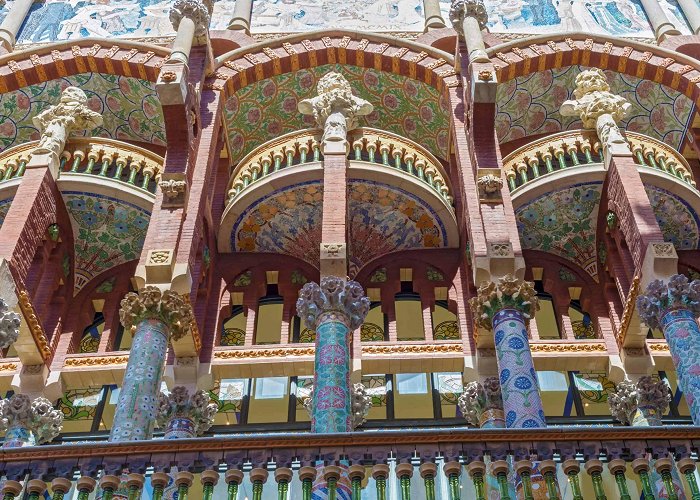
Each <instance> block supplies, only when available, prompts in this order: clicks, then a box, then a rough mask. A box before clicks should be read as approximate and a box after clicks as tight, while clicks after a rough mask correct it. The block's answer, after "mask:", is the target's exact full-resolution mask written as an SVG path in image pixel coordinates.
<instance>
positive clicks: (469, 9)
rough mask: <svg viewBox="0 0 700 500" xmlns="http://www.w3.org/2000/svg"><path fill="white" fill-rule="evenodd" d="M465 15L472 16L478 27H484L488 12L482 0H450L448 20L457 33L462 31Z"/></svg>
mask: <svg viewBox="0 0 700 500" xmlns="http://www.w3.org/2000/svg"><path fill="white" fill-rule="evenodd" d="M465 17H473V18H474V19H476V20H477V21H478V22H479V28H480V29H482V30H483V29H484V28H486V24H487V23H488V21H489V16H488V12H487V11H486V6H485V5H484V1H483V0H452V5H451V6H450V22H451V23H452V26H453V27H454V29H456V30H457V33H460V34H461V33H462V26H463V23H464V18H465Z"/></svg>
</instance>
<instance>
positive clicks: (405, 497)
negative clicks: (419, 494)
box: [396, 463, 413, 500]
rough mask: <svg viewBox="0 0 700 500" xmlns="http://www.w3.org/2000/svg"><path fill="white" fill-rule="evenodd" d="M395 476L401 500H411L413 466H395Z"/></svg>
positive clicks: (408, 464)
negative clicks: (397, 480)
mask: <svg viewBox="0 0 700 500" xmlns="http://www.w3.org/2000/svg"><path fill="white" fill-rule="evenodd" d="M396 476H397V477H398V478H399V486H400V488H401V500H411V477H413V465H411V464H410V463H407V464H398V465H397V466H396Z"/></svg>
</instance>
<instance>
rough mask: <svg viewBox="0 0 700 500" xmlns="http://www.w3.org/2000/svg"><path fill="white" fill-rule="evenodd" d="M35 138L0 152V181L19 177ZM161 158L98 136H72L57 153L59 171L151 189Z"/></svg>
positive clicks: (155, 182)
mask: <svg viewBox="0 0 700 500" xmlns="http://www.w3.org/2000/svg"><path fill="white" fill-rule="evenodd" d="M37 144H38V142H36V141H32V142H28V143H25V144H21V145H19V146H15V147H13V148H10V149H7V150H5V151H3V152H2V153H0V182H3V181H6V180H9V179H14V178H16V177H21V176H22V175H24V171H25V169H26V167H27V164H28V163H29V160H30V159H31V156H32V154H31V152H32V151H33V150H34V148H35V147H36V145H37ZM162 171H163V158H162V157H160V156H158V155H157V154H155V153H152V152H150V151H148V150H146V149H143V148H140V147H137V146H133V145H131V144H128V143H126V142H122V141H116V140H113V139H104V138H101V137H86V138H83V137H75V138H71V139H70V140H69V141H68V143H67V144H66V148H65V150H64V151H63V154H62V155H61V175H63V174H73V173H80V174H92V175H95V176H97V177H104V178H107V179H112V180H116V181H121V182H124V183H126V184H130V185H132V186H136V187H138V188H140V189H143V190H145V191H148V192H150V193H155V189H156V185H157V182H158V179H159V178H160V174H161V172H162Z"/></svg>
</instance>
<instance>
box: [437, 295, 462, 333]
mask: <svg viewBox="0 0 700 500" xmlns="http://www.w3.org/2000/svg"><path fill="white" fill-rule="evenodd" d="M432 319H433V339H435V340H459V339H460V337H461V336H460V334H459V323H457V316H456V315H455V314H454V313H453V312H452V311H450V310H449V309H448V308H447V301H446V300H437V301H435V309H434V310H433V314H432Z"/></svg>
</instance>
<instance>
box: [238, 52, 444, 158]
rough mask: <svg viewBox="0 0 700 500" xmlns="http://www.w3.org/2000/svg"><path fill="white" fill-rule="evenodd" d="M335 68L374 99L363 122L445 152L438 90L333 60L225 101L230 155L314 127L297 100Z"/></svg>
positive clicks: (364, 95)
mask: <svg viewBox="0 0 700 500" xmlns="http://www.w3.org/2000/svg"><path fill="white" fill-rule="evenodd" d="M330 71H336V72H339V73H341V74H343V76H345V77H346V78H347V79H348V81H350V82H356V83H355V84H354V85H353V92H354V93H355V94H356V95H357V96H358V97H361V98H363V99H365V100H367V101H369V102H371V103H372V104H374V106H375V110H374V112H372V113H371V114H370V115H368V116H366V117H364V118H363V119H361V120H360V125H361V126H369V127H374V128H379V129H383V130H388V131H390V132H394V133H397V134H400V135H403V136H405V137H408V138H409V139H413V140H415V141H416V142H418V143H419V144H422V145H423V146H425V147H426V148H427V149H429V150H430V151H432V152H433V153H435V154H437V155H441V156H445V152H446V150H447V138H448V120H447V108H446V103H445V102H444V100H443V99H442V98H441V96H440V94H439V93H438V92H437V90H435V89H433V88H432V87H429V86H428V85H426V84H424V83H421V82H419V81H417V80H411V79H409V78H406V77H402V76H398V75H393V74H391V73H386V72H383V71H377V70H374V69H365V68H359V67H356V66H341V65H339V64H329V65H324V66H319V67H317V68H313V69H310V70H301V71H297V72H295V73H288V74H284V75H279V76H275V77H273V78H268V79H265V80H261V81H259V82H256V83H254V84H253V85H249V86H248V87H245V88H244V89H242V90H240V91H239V92H238V93H237V94H236V95H234V96H232V97H231V98H230V99H229V100H228V101H226V106H225V110H224V113H225V119H226V123H227V129H228V141H229V146H230V151H231V157H232V158H233V159H234V160H235V159H238V158H241V157H242V156H243V155H245V154H246V153H248V152H250V150H251V149H253V148H255V147H257V146H259V145H260V144H262V143H264V142H266V141H269V140H270V139H273V138H275V137H277V136H279V135H280V134H284V133H288V132H292V131H295V130H299V129H302V128H309V127H314V119H313V117H312V116H304V115H302V114H301V113H299V111H297V103H298V102H299V101H301V100H302V99H307V98H310V97H313V96H315V95H316V84H317V83H318V80H319V79H320V78H321V77H322V76H323V75H325V74H326V73H328V72H330Z"/></svg>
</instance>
